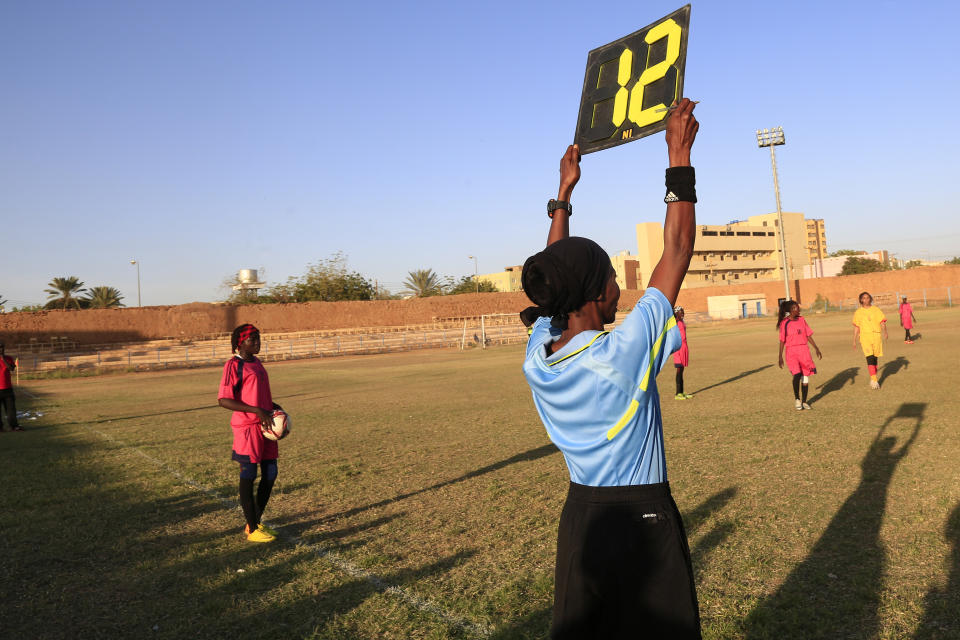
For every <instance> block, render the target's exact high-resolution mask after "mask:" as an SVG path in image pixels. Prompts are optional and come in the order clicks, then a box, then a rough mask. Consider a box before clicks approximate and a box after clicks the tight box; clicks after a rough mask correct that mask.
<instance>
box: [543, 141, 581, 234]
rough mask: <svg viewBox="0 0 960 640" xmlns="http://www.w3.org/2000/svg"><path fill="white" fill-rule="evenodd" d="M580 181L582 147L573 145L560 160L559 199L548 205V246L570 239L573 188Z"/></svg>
mask: <svg viewBox="0 0 960 640" xmlns="http://www.w3.org/2000/svg"><path fill="white" fill-rule="evenodd" d="M579 180H580V145H576V144H572V145H570V146H569V147H567V150H566V152H565V153H564V154H563V158H561V159H560V189H559V191H557V199H556V200H551V201H550V202H549V203H547V214H548V215H549V216H550V233H549V234H547V246H548V247H549V246H550V245H552V244H553V243H554V242H556V241H557V240H563V239H564V238H569V237H570V216H571V215H573V205H571V204H570V198H571V197H572V196H573V188H574V187H575V186H577V182H578V181H579Z"/></svg>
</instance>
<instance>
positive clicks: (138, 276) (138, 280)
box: [130, 258, 143, 307]
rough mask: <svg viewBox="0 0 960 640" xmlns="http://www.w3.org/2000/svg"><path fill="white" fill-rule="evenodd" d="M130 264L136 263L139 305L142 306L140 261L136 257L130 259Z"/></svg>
mask: <svg viewBox="0 0 960 640" xmlns="http://www.w3.org/2000/svg"><path fill="white" fill-rule="evenodd" d="M130 264H133V265H136V267H137V306H138V307H141V306H143V305H141V304H140V261H139V260H137V259H136V258H134V259H133V260H131V261H130Z"/></svg>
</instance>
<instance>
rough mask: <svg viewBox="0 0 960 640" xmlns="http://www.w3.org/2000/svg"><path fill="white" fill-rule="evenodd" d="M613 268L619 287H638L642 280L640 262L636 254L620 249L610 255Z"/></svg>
mask: <svg viewBox="0 0 960 640" xmlns="http://www.w3.org/2000/svg"><path fill="white" fill-rule="evenodd" d="M610 262H611V263H612V264H613V270H614V271H616V272H617V284H618V285H620V288H621V289H640V288H641V285H640V283H641V281H642V280H643V278H642V274H641V272H640V262H639V261H638V260H637V256H634V255H630V254H629V253H627V252H626V251H621V252H620V253H618V254H616V255H612V256H610Z"/></svg>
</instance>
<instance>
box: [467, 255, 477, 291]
mask: <svg viewBox="0 0 960 640" xmlns="http://www.w3.org/2000/svg"><path fill="white" fill-rule="evenodd" d="M467 258H468V259H470V260H473V281H474V282H475V283H476V284H477V293H480V278H479V273H480V272H479V271H478V270H477V256H467Z"/></svg>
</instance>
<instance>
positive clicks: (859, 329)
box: [853, 291, 887, 389]
mask: <svg viewBox="0 0 960 640" xmlns="http://www.w3.org/2000/svg"><path fill="white" fill-rule="evenodd" d="M881 336H882V339H881ZM886 339H887V317H886V316H885V315H883V311H880V309H879V308H877V307H875V306H873V296H871V295H870V294H869V293H867V292H866V291H864V292H863V293H861V294H860V308H859V309H857V310H856V311H855V312H854V314H853V348H854V349H856V348H857V340H859V341H860V347H861V348H862V349H863V355H865V356H866V357H867V371H869V372H870V388H871V389H879V388H880V381H879V380H877V363H878V358H880V357H882V356H883V341H884V340H886Z"/></svg>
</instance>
